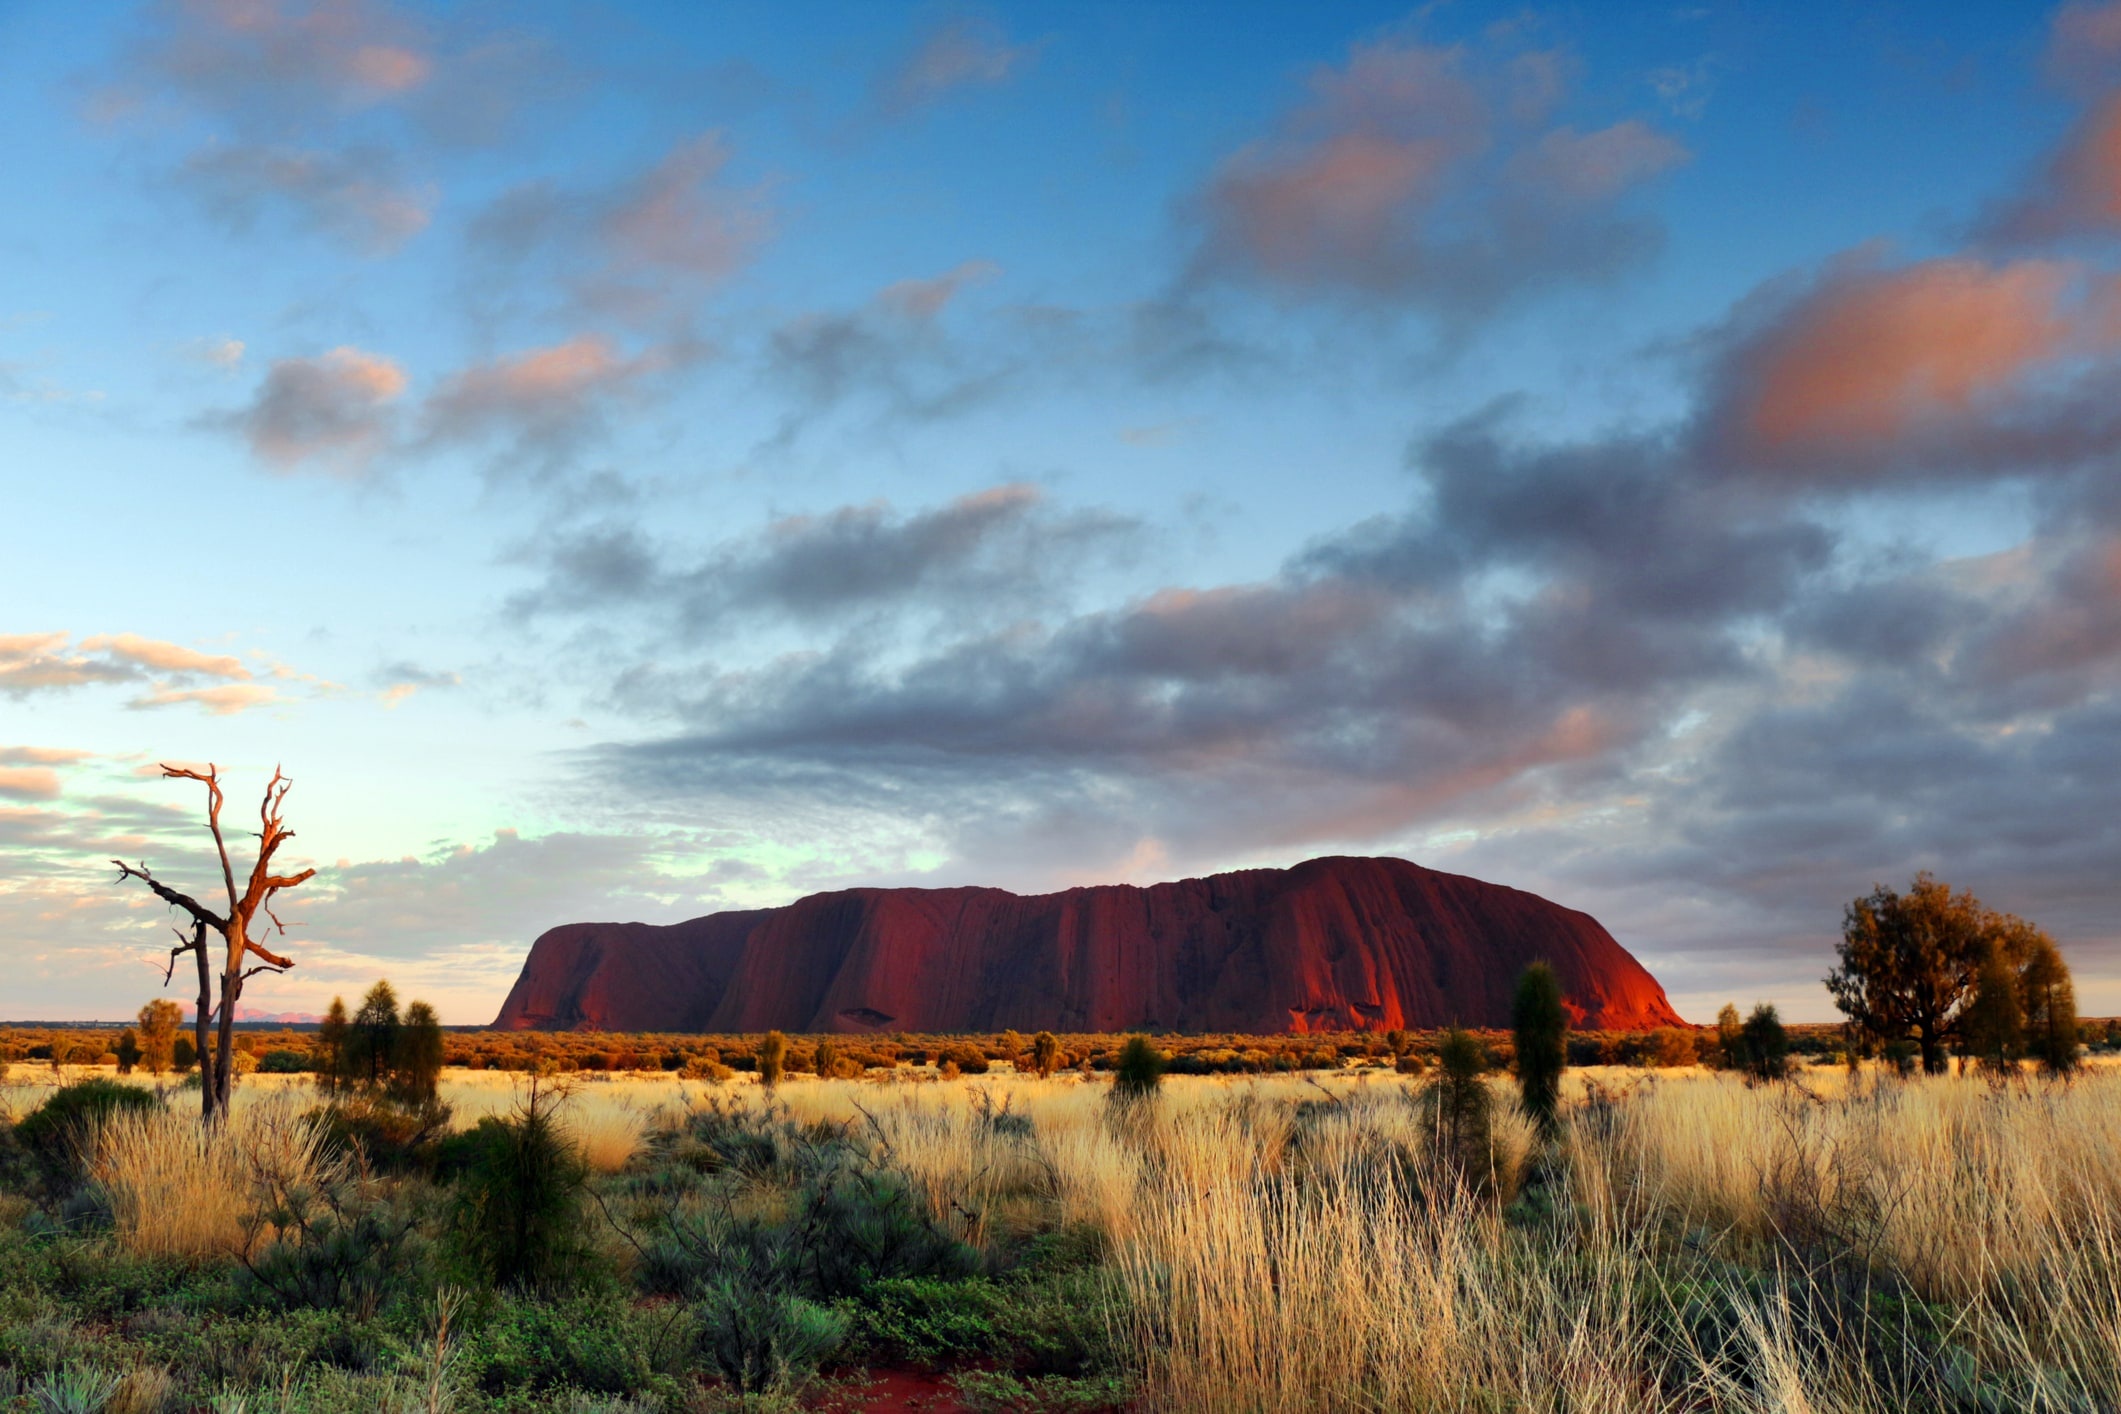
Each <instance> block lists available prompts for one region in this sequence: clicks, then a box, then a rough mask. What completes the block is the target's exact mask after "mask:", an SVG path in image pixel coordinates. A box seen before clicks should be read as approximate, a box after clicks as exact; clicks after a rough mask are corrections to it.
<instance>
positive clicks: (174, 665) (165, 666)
mask: <svg viewBox="0 0 2121 1414" xmlns="http://www.w3.org/2000/svg"><path fill="white" fill-rule="evenodd" d="M81 651H82V652H84V653H104V654H107V655H109V656H110V657H112V658H114V659H117V660H118V661H119V662H123V663H135V664H138V665H139V666H140V667H143V668H149V669H152V670H154V671H156V672H164V673H198V674H201V675H203V676H206V677H216V678H233V679H238V680H240V679H246V678H248V677H249V676H250V670H249V669H248V668H246V667H244V666H243V664H242V662H241V661H240V660H238V659H235V658H231V657H228V656H225V655H220V654H212V653H201V652H199V651H197V650H196V649H192V648H186V647H184V646H183V645H182V644H178V643H166V642H164V641H163V640H161V639H159V638H142V637H141V636H140V635H139V634H137V633H101V634H97V635H96V636H94V637H93V638H84V639H82V640H81Z"/></svg>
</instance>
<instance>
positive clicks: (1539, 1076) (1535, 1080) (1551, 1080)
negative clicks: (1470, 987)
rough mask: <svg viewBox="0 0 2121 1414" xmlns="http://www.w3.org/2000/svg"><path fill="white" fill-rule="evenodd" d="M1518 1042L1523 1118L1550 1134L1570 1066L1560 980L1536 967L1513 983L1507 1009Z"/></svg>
mask: <svg viewBox="0 0 2121 1414" xmlns="http://www.w3.org/2000/svg"><path fill="white" fill-rule="evenodd" d="M1510 1020H1511V1025H1512V1026H1513V1028H1514V1029H1515V1033H1516V1041H1517V1084H1518V1088H1519V1091H1520V1094H1521V1100H1520V1103H1521V1104H1522V1106H1523V1108H1524V1112H1525V1113H1526V1114H1527V1115H1529V1116H1530V1117H1531V1118H1532V1119H1534V1120H1536V1121H1538V1123H1539V1127H1540V1128H1541V1129H1542V1130H1543V1131H1545V1132H1547V1133H1549V1134H1551V1133H1552V1132H1553V1130H1554V1125H1555V1121H1556V1115H1557V1112H1558V1110H1559V1107H1560V1104H1561V1073H1562V1070H1563V1068H1564V1067H1566V1066H1567V1064H1568V1045H1569V1014H1568V1013H1567V1012H1566V1011H1564V1010H1563V1009H1562V1005H1561V979H1560V978H1559V977H1557V976H1555V975H1554V969H1553V968H1551V967H1549V966H1548V965H1547V964H1546V963H1544V962H1535V963H1533V964H1532V965H1531V966H1530V967H1527V968H1526V969H1525V970H1524V976H1522V977H1520V978H1519V979H1518V981H1517V996H1516V997H1515V999H1514V1000H1513V1001H1512V1003H1511V1006H1510Z"/></svg>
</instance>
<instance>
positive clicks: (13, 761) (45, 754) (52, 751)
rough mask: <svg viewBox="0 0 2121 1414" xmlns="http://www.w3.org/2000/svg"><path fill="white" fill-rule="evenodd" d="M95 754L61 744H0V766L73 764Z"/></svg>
mask: <svg viewBox="0 0 2121 1414" xmlns="http://www.w3.org/2000/svg"><path fill="white" fill-rule="evenodd" d="M94 755H95V753H94V752H92V751H71V750H68V749H67V748H65V747H60V746H0V766H71V765H74V764H75V763H77V762H81V761H87V760H89V759H90V758H91V757H93V756H94Z"/></svg>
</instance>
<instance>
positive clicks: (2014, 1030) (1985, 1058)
mask: <svg viewBox="0 0 2121 1414" xmlns="http://www.w3.org/2000/svg"><path fill="white" fill-rule="evenodd" d="M1960 1034H1961V1036H1962V1038H1963V1040H1964V1043H1965V1046H1966V1053H1967V1054H1968V1055H1970V1056H1974V1057H1976V1058H1977V1059H1978V1060H1979V1061H1980V1062H1981V1067H1982V1069H1984V1070H1987V1071H1990V1072H1992V1073H1994V1074H1998V1075H2004V1074H2009V1073H2011V1072H2013V1071H2015V1070H2016V1069H2017V1068H2018V1059H2019V1057H2020V1056H2022V1055H2024V1054H2025V1013H2024V1010H2023V1009H2022V1007H2021V1006H2020V1005H2019V1000H2018V978H2017V975H2016V974H2015V973H2014V972H2013V971H2012V969H2011V965H2010V959H2009V958H2007V957H2005V956H2004V955H2003V949H2002V948H2001V947H2000V946H1998V945H1997V944H1995V943H1993V942H1991V943H1990V944H1989V946H1988V949H1987V955H1986V956H1985V957H1984V958H1983V959H1982V962H1981V972H1980V974H1979V976H1978V977H1976V978H1975V982H1974V999H1973V1001H1972V1002H1970V1003H1968V1004H1967V1008H1966V1014H1965V1015H1964V1016H1963V1017H1962V1018H1961V1019H1960Z"/></svg>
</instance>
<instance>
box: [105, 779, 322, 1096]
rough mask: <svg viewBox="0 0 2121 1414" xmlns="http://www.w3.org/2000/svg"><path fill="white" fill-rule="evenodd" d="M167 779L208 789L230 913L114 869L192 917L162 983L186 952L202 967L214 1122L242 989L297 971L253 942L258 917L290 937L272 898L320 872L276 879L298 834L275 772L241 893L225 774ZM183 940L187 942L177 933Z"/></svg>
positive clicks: (204, 1047) (202, 1019)
mask: <svg viewBox="0 0 2121 1414" xmlns="http://www.w3.org/2000/svg"><path fill="white" fill-rule="evenodd" d="M162 774H163V776H164V777H165V778H182V779H185V780H193V781H200V782H203V783H204V784H205V786H206V825H207V828H208V829H209V830H211V831H212V832H213V837H214V850H215V852H216V853H217V854H218V855H219V856H220V860H221V883H222V885H223V887H224V888H226V890H227V891H228V912H227V913H226V914H220V913H216V912H214V911H213V910H212V909H210V908H208V907H206V906H205V905H204V904H202V903H200V902H199V901H198V900H197V899H194V898H192V897H191V896H189V895H187V894H180V893H178V892H177V891H176V890H175V889H172V888H170V887H169V886H168V885H166V884H164V883H162V882H161V881H160V880H158V879H156V878H155V877H154V875H152V874H150V873H149V872H148V869H147V866H146V865H145V864H141V865H140V866H138V867H137V868H135V867H134V866H132V865H129V864H127V863H125V861H123V860H121V859H114V860H112V861H111V863H113V864H115V865H117V866H118V878H119V879H120V880H121V881H123V880H125V879H127V878H133V879H138V880H139V881H140V882H141V883H143V884H145V885H147V887H148V888H149V889H151V890H153V891H154V894H155V896H156V897H157V898H160V899H162V900H163V901H164V902H165V903H168V904H169V905H170V906H171V907H173V908H181V909H183V910H184V911H185V912H186V913H188V914H190V915H191V919H192V933H191V939H190V941H189V942H186V943H184V944H182V945H181V946H178V947H174V948H171V949H170V950H169V970H168V971H165V972H164V973H163V975H162V981H163V985H165V986H167V985H168V983H169V978H170V973H171V972H173V971H174V970H175V968H176V965H177V959H178V958H179V957H181V956H182V955H184V954H185V953H187V952H189V953H193V954H195V955H196V957H197V961H198V965H199V1012H198V1015H197V1017H196V1018H195V1019H194V1020H193V1023H192V1024H193V1027H194V1030H195V1033H196V1035H197V1036H198V1043H197V1044H198V1049H199V1095H200V1102H199V1103H200V1113H201V1114H202V1116H203V1117H204V1118H205V1120H206V1122H207V1123H209V1124H211V1123H213V1122H214V1121H215V1120H217V1119H218V1118H219V1117H220V1116H221V1115H223V1114H225V1113H226V1112H227V1110H228V1104H229V1099H230V1095H231V1092H232V1090H233V1088H234V1081H235V1057H234V1052H235V1025H236V1001H237V999H238V998H240V997H241V996H242V995H243V983H244V982H245V981H246V980H248V979H249V978H251V977H253V976H255V975H256V974H258V973H260V972H285V971H286V970H287V969H288V968H290V967H293V966H294V962H293V960H292V959H289V958H284V957H281V956H279V955H277V954H276V953H273V952H270V951H268V950H267V949H266V948H265V947H264V946H263V945H261V944H260V943H258V942H257V941H256V940H255V939H253V938H252V936H251V929H252V926H253V924H254V923H255V921H256V919H257V916H258V915H259V914H260V913H263V914H264V915H265V917H266V919H267V921H268V926H269V927H270V928H271V929H274V930H277V931H279V932H281V933H285V932H286V931H287V928H286V926H285V925H284V924H282V923H281V922H280V920H279V918H278V917H277V916H275V915H274V913H273V911H272V899H273V895H274V894H276V893H278V892H280V890H282V889H291V888H293V887H294V886H295V885H297V884H299V883H301V882H302V881H303V880H305V879H307V878H309V877H310V876H311V875H313V874H315V873H316V872H317V871H316V870H314V869H304V870H303V871H302V872H301V873H299V874H275V873H273V872H272V858H273V855H274V853H276V852H277V851H278V850H279V848H280V846H281V845H283V844H285V843H286V842H287V841H288V840H291V839H293V838H294V835H295V832H294V831H293V830H290V829H288V828H287V826H286V824H285V823H284V822H283V821H282V820H281V818H280V805H281V802H283V801H284V800H285V799H286V798H287V792H288V791H289V790H291V789H292V788H293V787H294V782H293V781H291V780H289V779H287V778H286V777H285V776H283V775H281V774H280V770H279V768H278V767H277V766H276V767H274V768H273V773H272V780H271V782H270V783H268V784H267V785H266V787H265V798H264V800H263V801H261V802H260V803H259V805H258V858H257V861H256V863H254V864H253V865H252V866H251V870H250V877H249V878H248V879H247V880H246V881H245V884H244V888H243V891H242V892H241V893H240V894H239V893H238V892H237V891H236V871H235V866H234V865H233V864H231V863H230V862H229V858H228V843H227V841H226V840H225V839H223V838H222V835H221V800H222V797H221V776H220V772H219V771H218V770H217V769H216V768H215V767H214V766H212V765H208V766H207V768H206V770H205V772H204V773H201V772H198V771H193V770H189V769H186V768H184V767H179V766H164V767H163V768H162ZM208 929H212V930H213V931H214V932H216V933H219V934H220V935H221V937H222V940H223V941H224V942H225V943H226V944H227V945H228V946H227V954H226V958H225V961H224V963H223V965H222V969H221V1000H220V1004H219V1006H218V1008H216V1007H215V1006H214V1005H213V962H212V959H211V958H210V957H209V956H208V954H207V950H206V934H207V930H208ZM178 936H179V937H180V938H181V937H182V936H183V932H182V930H179V932H178ZM252 955H255V956H257V957H258V959H259V962H258V964H257V965H256V966H253V967H248V968H246V967H245V966H244V963H245V962H246V961H247V960H248V959H249V957H250V956H252ZM217 1012H218V1018H217V1024H215V1025H214V1027H213V1031H214V1034H213V1036H212V1037H211V1042H212V1044H211V1045H209V1036H208V1025H209V1018H210V1017H214V1016H215V1015H216V1013H217Z"/></svg>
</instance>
